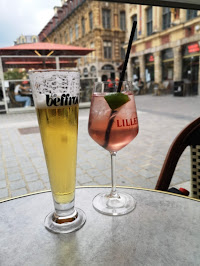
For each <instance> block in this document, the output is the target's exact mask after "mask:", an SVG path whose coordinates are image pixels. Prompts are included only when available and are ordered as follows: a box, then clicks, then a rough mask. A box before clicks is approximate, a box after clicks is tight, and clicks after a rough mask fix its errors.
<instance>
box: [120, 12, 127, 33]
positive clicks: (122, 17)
mask: <svg viewBox="0 0 200 266" xmlns="http://www.w3.org/2000/svg"><path fill="white" fill-rule="evenodd" d="M120 29H121V30H126V16H125V11H121V12H120Z"/></svg>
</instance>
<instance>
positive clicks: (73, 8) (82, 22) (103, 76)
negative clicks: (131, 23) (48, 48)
mask: <svg viewBox="0 0 200 266" xmlns="http://www.w3.org/2000/svg"><path fill="white" fill-rule="evenodd" d="M61 4H62V6H61V7H55V8H54V10H55V15H54V16H53V17H52V19H51V20H50V21H49V22H48V24H47V25H46V26H45V27H44V28H43V29H42V31H41V32H40V33H39V40H40V41H45V42H46V41H49V42H54V43H62V44H69V45H75V46H82V47H88V48H94V49H95V51H94V52H93V54H92V56H91V57H88V58H82V59H79V61H78V65H79V69H80V72H81V77H84V78H94V77H98V79H99V80H107V79H108V78H111V79H115V77H116V76H119V70H118V67H119V66H120V64H121V63H122V61H123V60H124V55H125V53H124V48H123V47H124V42H125V32H126V15H125V5H124V4H117V3H109V2H98V1H91V0H73V1H69V0H68V1H66V0H63V1H61Z"/></svg>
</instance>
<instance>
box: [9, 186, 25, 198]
mask: <svg viewBox="0 0 200 266" xmlns="http://www.w3.org/2000/svg"><path fill="white" fill-rule="evenodd" d="M27 193H28V192H27V189H26V188H20V189H17V190H14V191H12V192H11V197H18V196H22V195H26V194H27Z"/></svg>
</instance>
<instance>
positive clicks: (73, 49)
mask: <svg viewBox="0 0 200 266" xmlns="http://www.w3.org/2000/svg"><path fill="white" fill-rule="evenodd" d="M35 51H37V52H38V53H39V54H40V55H43V56H46V55H48V54H49V52H51V51H53V53H52V55H53V56H61V55H74V56H76V55H79V56H80V55H82V56H84V55H87V54H89V53H91V52H93V51H94V49H89V48H85V47H79V46H71V45H65V44H57V43H47V42H37V43H26V44H19V45H13V46H9V47H4V48H0V55H36V53H35Z"/></svg>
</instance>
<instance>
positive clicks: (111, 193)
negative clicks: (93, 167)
mask: <svg viewBox="0 0 200 266" xmlns="http://www.w3.org/2000/svg"><path fill="white" fill-rule="evenodd" d="M110 155H111V182H112V189H111V192H110V196H112V197H118V195H117V191H116V178H115V177H116V176H115V159H116V155H117V153H116V152H110Z"/></svg>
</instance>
